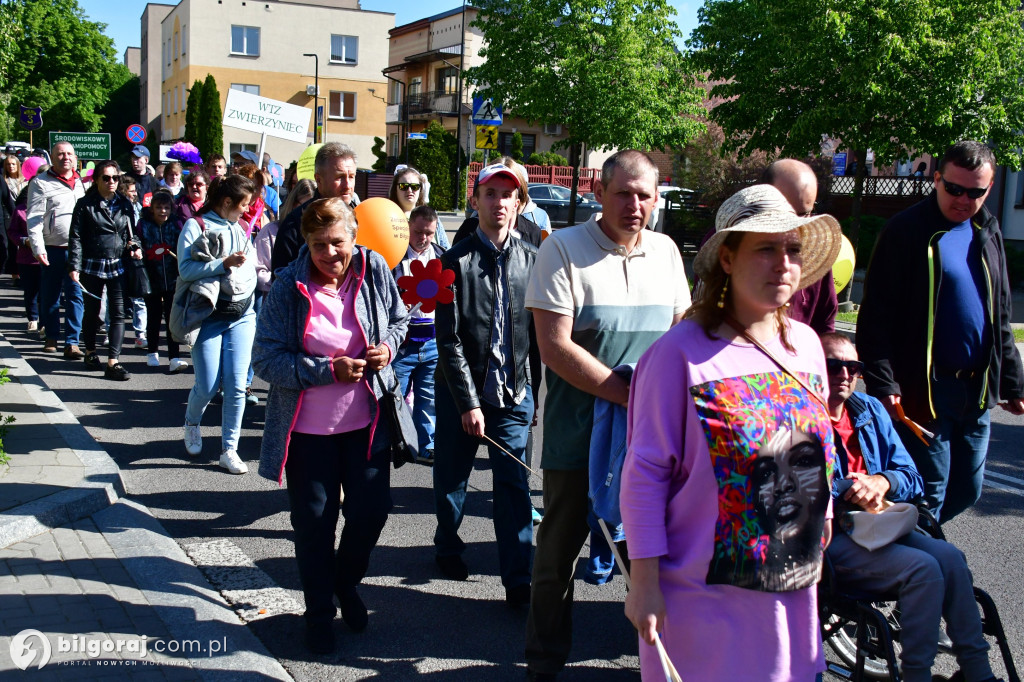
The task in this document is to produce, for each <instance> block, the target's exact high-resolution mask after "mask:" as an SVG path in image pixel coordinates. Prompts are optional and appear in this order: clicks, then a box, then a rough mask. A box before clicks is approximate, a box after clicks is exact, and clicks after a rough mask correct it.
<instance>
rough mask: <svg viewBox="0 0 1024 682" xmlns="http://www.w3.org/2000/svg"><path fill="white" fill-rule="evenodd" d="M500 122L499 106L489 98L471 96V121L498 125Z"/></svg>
mask: <svg viewBox="0 0 1024 682" xmlns="http://www.w3.org/2000/svg"><path fill="white" fill-rule="evenodd" d="M501 122H502V114H501V107H499V106H498V105H497V104H495V103H494V102H493V100H491V99H490V98H487V99H484V98H483V97H474V98H473V123H475V124H476V125H480V126H500V125H501Z"/></svg>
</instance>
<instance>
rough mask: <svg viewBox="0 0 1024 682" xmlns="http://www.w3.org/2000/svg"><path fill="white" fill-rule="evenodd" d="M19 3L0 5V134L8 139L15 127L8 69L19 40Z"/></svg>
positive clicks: (3, 3) (15, 55) (20, 7)
mask: <svg viewBox="0 0 1024 682" xmlns="http://www.w3.org/2000/svg"><path fill="white" fill-rule="evenodd" d="M21 9H22V5H21V3H15V2H2V3H0V134H2V135H3V139H10V131H11V130H13V128H14V126H15V125H16V123H15V120H14V118H13V117H12V116H11V114H10V111H9V109H10V105H11V93H10V92H9V88H10V81H9V78H10V68H11V64H12V63H13V62H14V60H15V58H16V57H17V53H18V42H19V41H20V40H21Z"/></svg>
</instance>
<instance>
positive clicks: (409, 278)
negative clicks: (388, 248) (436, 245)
mask: <svg viewBox="0 0 1024 682" xmlns="http://www.w3.org/2000/svg"><path fill="white" fill-rule="evenodd" d="M409 270H410V271H411V272H412V274H411V275H406V276H404V277H399V278H398V288H399V289H402V300H403V301H405V303H406V305H410V306H413V305H416V304H417V303H419V304H420V310H422V311H423V312H425V313H432V312H434V309H435V308H436V307H437V304H438V303H451V302H452V300H453V299H454V298H455V294H454V293H452V290H451V289H449V288H448V287H450V286H451V285H452V282H454V281H455V272H454V271H452V270H442V269H441V261H440V260H439V259H437V258H435V259H433V260H430V261H427V264H426V265H424V264H423V262H422V261H418V260H414V261H413V262H412V263H411V265H410V267H409Z"/></svg>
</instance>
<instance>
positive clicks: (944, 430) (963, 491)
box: [896, 378, 989, 523]
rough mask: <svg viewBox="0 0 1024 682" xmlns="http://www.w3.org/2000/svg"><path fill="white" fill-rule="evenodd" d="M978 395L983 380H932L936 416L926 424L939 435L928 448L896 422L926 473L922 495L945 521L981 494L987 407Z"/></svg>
mask: <svg viewBox="0 0 1024 682" xmlns="http://www.w3.org/2000/svg"><path fill="white" fill-rule="evenodd" d="M980 396H981V379H975V380H971V381H964V380H961V379H955V378H941V379H932V404H933V406H934V408H935V414H936V418H935V420H934V421H932V422H931V423H930V425H929V426H928V428H929V430H931V431H933V432H934V433H935V438H934V439H929V441H930V443H931V444H930V445H928V446H927V447H925V444H924V443H922V442H921V441H920V439H918V438H917V437H916V436H914V435H913V434H912V433H910V431H909V430H908V429H907V428H906V427H905V426H904V425H903V424H902V423H899V422H897V426H896V429H897V432H898V433H899V435H900V439H901V440H902V441H903V444H904V445H905V446H906V448H907V451H908V452H909V453H910V456H911V457H912V458H913V459H914V464H916V465H917V470H918V471H919V472H921V477H922V478H924V498H925V500H926V501H927V502H928V505H929V507H930V508H931V509H932V511H933V513H934V514H935V517H936V518H938V519H940V520H941V521H942V522H943V523H945V522H946V521H949V520H950V519H952V518H953V517H955V516H956V515H957V514H959V513H961V512H963V511H965V510H966V509H968V508H970V507H971V506H972V505H973V504H974V503H975V502H977V501H978V498H980V497H981V484H982V481H983V480H984V477H985V457H986V456H987V454H988V434H989V411H988V410H987V409H985V408H984V407H980V406H979V403H980V401H981V398H980ZM926 438H927V436H926Z"/></svg>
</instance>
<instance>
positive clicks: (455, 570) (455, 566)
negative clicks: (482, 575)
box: [434, 554, 469, 580]
mask: <svg viewBox="0 0 1024 682" xmlns="http://www.w3.org/2000/svg"><path fill="white" fill-rule="evenodd" d="M434 561H436V562H437V566H438V568H440V569H441V572H442V573H444V577H446V578H448V579H449V580H465V579H466V578H468V577H469V569H468V568H466V562H465V561H463V560H462V557H460V556H458V555H455V554H453V555H452V556H435V557H434Z"/></svg>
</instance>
